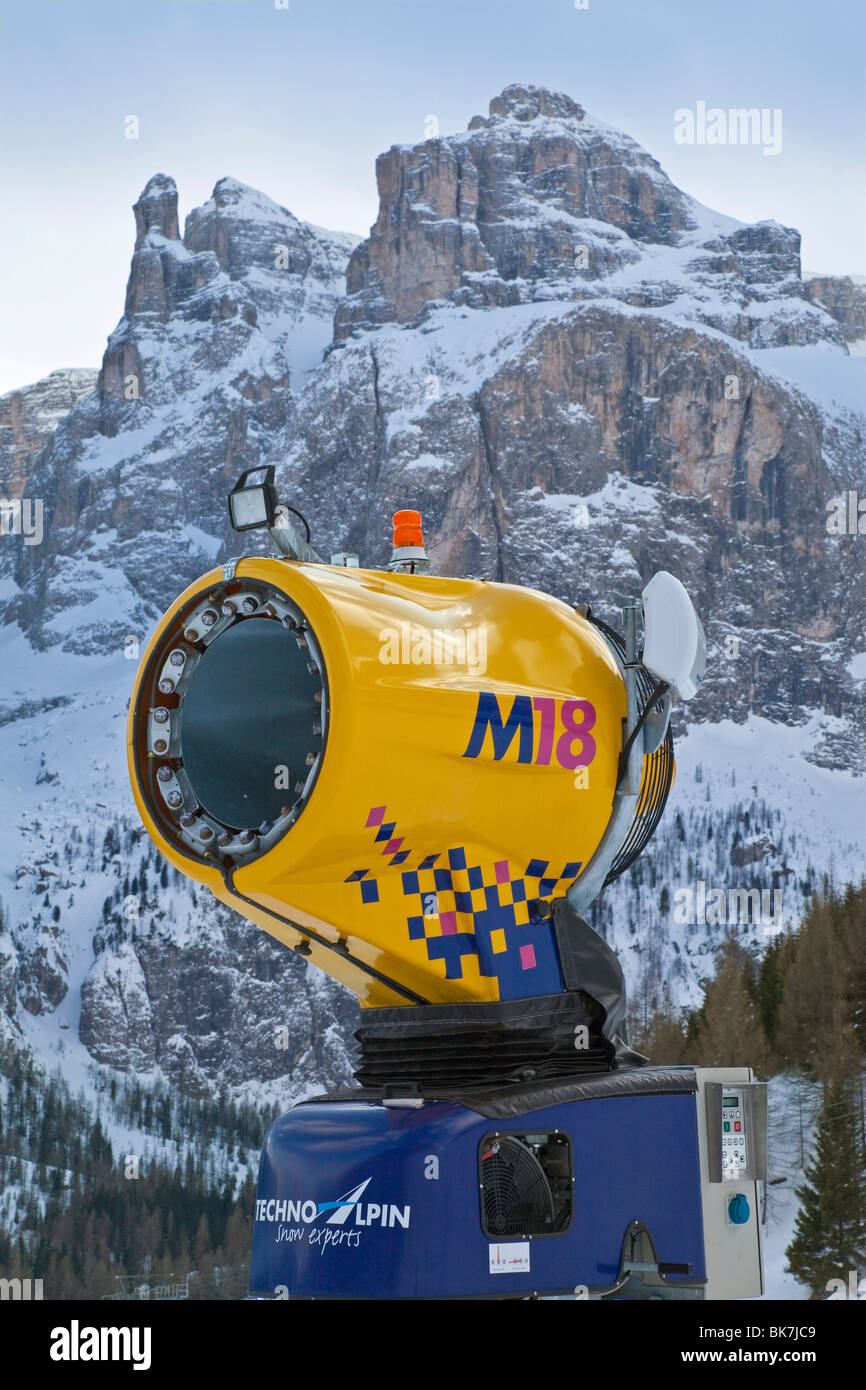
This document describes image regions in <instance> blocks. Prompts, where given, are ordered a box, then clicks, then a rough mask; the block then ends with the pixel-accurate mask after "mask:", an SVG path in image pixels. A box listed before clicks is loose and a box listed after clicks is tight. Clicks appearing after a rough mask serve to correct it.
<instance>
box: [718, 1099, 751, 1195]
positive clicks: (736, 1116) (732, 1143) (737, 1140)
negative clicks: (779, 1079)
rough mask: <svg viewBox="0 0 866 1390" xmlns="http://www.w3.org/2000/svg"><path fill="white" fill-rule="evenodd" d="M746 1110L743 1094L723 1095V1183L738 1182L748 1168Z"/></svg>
mask: <svg viewBox="0 0 866 1390" xmlns="http://www.w3.org/2000/svg"><path fill="white" fill-rule="evenodd" d="M746 1153H747V1149H746V1108H745V1105H744V1103H743V1096H742V1095H741V1094H736V1095H735V1094H732V1095H722V1181H723V1182H736V1180H737V1179H738V1178H739V1177H740V1175H741V1174H743V1173H744V1170H745V1168H746Z"/></svg>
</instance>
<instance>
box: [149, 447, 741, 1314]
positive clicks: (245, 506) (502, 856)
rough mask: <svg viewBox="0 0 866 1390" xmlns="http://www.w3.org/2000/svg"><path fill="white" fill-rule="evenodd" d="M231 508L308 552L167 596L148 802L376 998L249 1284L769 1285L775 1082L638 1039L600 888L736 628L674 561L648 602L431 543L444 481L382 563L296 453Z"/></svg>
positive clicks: (281, 930)
mask: <svg viewBox="0 0 866 1390" xmlns="http://www.w3.org/2000/svg"><path fill="white" fill-rule="evenodd" d="M262 474H264V476H263V477H262V476H261V475H262ZM251 480H252V481H251ZM229 507H230V514H231V519H232V524H233V526H234V527H235V529H236V530H238V531H245V530H248V529H253V528H257V527H263V528H266V529H267V530H268V531H269V533H270V535H271V537H272V539H273V541H274V544H275V547H276V549H277V551H278V554H277V555H275V556H272V557H269V558H261V557H253V556H250V557H246V558H243V559H238V560H231V561H230V562H228V563H227V564H225V565H224V566H223V567H222V568H221V569H216V570H213V571H211V572H210V573H209V574H206V575H204V576H203V577H202V578H201V579H200V580H198V581H197V582H196V583H194V584H192V585H191V586H190V587H189V588H188V589H187V590H186V591H185V592H184V593H183V594H181V595H180V597H179V598H178V599H177V600H176V602H175V603H174V604H173V605H172V606H171V608H170V609H169V611H168V612H167V613H166V615H165V617H164V618H163V619H162V621H161V622H160V624H159V626H158V627H157V630H156V632H155V633H154V635H153V637H152V639H151V641H150V644H149V646H148V649H147V651H146V653H145V656H144V660H143V661H142V664H141V667H140V670H139V672H138V676H137V679H136V684H135V689H134V692H133V697H132V702H131V707H130V718H129V733H128V738H129V765H130V774H131V778H132V784H133V788H134V791H135V797H136V801H137V804H138V808H139V811H140V813H141V816H142V819H143V821H144V823H145V825H146V827H147V829H148V831H149V833H150V835H151V836H152V838H153V839H154V840H155V842H156V844H157V845H158V847H159V848H160V850H161V851H162V853H163V854H164V855H165V856H166V858H168V859H169V860H171V862H172V863H173V864H174V865H175V866H176V867H177V868H178V869H180V870H181V871H182V872H183V873H185V874H188V875H189V876H190V877H191V878H193V879H195V880H196V881H197V882H200V883H203V884H206V885H207V886H208V887H209V888H210V889H211V891H212V892H213V894H214V895H215V897H217V898H218V899H220V901H222V902H224V903H226V904H227V905H229V906H230V907H233V908H236V909H237V910H238V911H239V912H241V913H242V914H243V915H244V916H246V917H248V918H249V919H250V920H251V921H253V922H256V923H257V924H258V925H259V926H261V927H263V928H264V929H265V930H266V931H268V932H270V933H271V934H272V935H273V936H275V937H276V938H278V939H279V940H280V941H282V942H283V943H285V945H286V946H288V947H290V948H291V949H293V950H294V951H296V952H297V953H298V954H299V955H301V956H303V957H306V958H307V959H308V961H309V962H311V963H312V964H315V965H317V966H319V967H321V969H323V970H325V971H326V972H327V973H328V974H330V975H333V976H334V977H335V978H336V979H338V980H340V981H342V983H343V984H345V985H347V986H348V987H349V988H350V989H352V990H354V992H355V993H356V994H357V996H358V998H359V999H360V1001H361V1004H362V1005H363V1006H364V1008H363V1009H362V1013H361V1019H362V1022H361V1027H360V1028H359V1030H358V1032H357V1033H356V1038H357V1040H358V1042H359V1044H360V1048H359V1056H358V1064H357V1068H356V1071H355V1080H356V1082H357V1085H355V1086H354V1087H351V1088H349V1089H347V1090H345V1091H341V1092H337V1093H336V1094H332V1095H329V1096H323V1097H318V1098H316V1099H315V1100H312V1101H308V1102H305V1103H304V1104H302V1105H298V1106H296V1107H295V1108H294V1109H293V1110H291V1111H290V1112H289V1113H288V1114H286V1115H283V1116H281V1117H280V1118H279V1119H278V1120H277V1121H276V1122H275V1123H274V1124H273V1125H272V1126H271V1128H270V1130H269V1132H268V1134H267V1136H266V1138H265V1143H264V1148H263V1152H262V1159H261V1167H260V1172H259V1183H258V1193H257V1200H256V1210H255V1225H254V1235H253V1251H252V1264H251V1274H250V1288H251V1293H252V1296H254V1297H261V1298H286V1297H291V1298H383V1299H390V1298H436V1297H453V1298H464V1297H465V1298H491V1297H493V1298H496V1297H500V1298H501V1297H510V1298H526V1297H548V1296H550V1297H587V1298H593V1299H623V1300H633V1299H643V1298H648V1299H660V1298H664V1299H696V1298H718V1297H731V1296H739V1297H748V1296H750V1295H751V1294H756V1293H759V1292H760V1291H761V1234H760V1212H759V1188H758V1184H759V1182H760V1181H761V1180H762V1179H763V1177H764V1171H763V1165H764V1156H765V1149H766V1139H765V1136H766V1112H765V1104H766V1102H765V1099H764V1094H763V1088H761V1087H760V1086H759V1085H758V1084H757V1083H755V1082H754V1080H753V1078H752V1075H751V1072H750V1071H749V1070H748V1069H745V1068H741V1069H739V1070H736V1069H731V1070H728V1071H716V1072H709V1071H706V1070H701V1069H699V1068H694V1067H680V1068H671V1067H654V1066H651V1065H648V1063H647V1059H646V1058H644V1057H641V1056H639V1055H638V1054H637V1053H635V1052H633V1051H632V1050H631V1048H630V1047H629V1045H628V1039H627V1035H626V1028H625V988H624V983H623V977H622V971H621V969H620V966H619V962H618V961H617V959H616V956H615V955H614V953H613V952H612V951H611V949H610V948H609V947H608V945H607V944H606V942H605V941H604V940H603V939H602V938H601V937H600V936H599V935H598V934H597V933H596V932H595V931H594V930H593V929H592V928H591V927H590V926H589V924H588V923H587V922H586V920H585V918H584V916H583V914H584V913H585V912H586V910H587V908H588V906H589V904H590V903H591V902H592V901H593V900H594V899H595V897H596V896H597V895H598V893H599V892H600V891H601V889H602V888H603V887H604V885H605V884H606V883H609V882H610V881H611V880H612V879H614V878H616V876H617V875H618V874H621V873H622V872H623V870H624V869H626V868H627V867H628V865H629V864H631V863H632V862H633V860H634V859H635V857H636V856H637V855H638V854H640V852H641V851H642V849H643V848H644V846H645V845H646V843H647V841H648V840H649V838H650V836H651V835H652V833H653V831H654V829H655V827H656V825H657V823H658V820H659V817H660V816H661V814H662V811H663V809H664V805H665V801H666V798H667V795H668V792H669V790H670V787H671V783H672V780H673V776H674V760H673V746H672V739H671V731H670V715H671V708H672V703H673V701H674V699H675V698H677V697H679V698H682V699H690V698H691V697H692V696H693V695H694V694H695V693H696V692H697V690H698V688H699V685H700V681H701V677H702V675H703V670H704V663H705V659H706V648H705V642H704V635H703V631H702V628H701V625H700V622H699V620H698V618H697V616H696V614H695V612H694V609H693V607H692V604H691V602H690V600H689V598H688V596H687V594H686V592H685V590H684V589H683V587H682V585H681V584H680V583H679V582H678V580H676V579H675V578H674V577H673V576H672V575H670V574H667V573H665V572H664V571H662V572H661V573H659V574H656V575H655V576H654V578H653V579H652V580H651V581H650V582H649V584H647V586H646V588H645V589H644V591H643V594H642V596H641V603H640V604H637V603H635V604H631V605H629V606H628V607H626V608H625V609H624V611H623V624H622V634H621V635H620V634H619V633H618V632H617V631H615V630H614V629H613V628H612V627H609V626H608V625H607V624H606V623H605V622H603V621H601V620H600V619H599V618H598V617H597V616H596V615H595V614H594V613H593V611H592V609H591V608H590V607H589V606H580V607H573V606H571V605H569V604H568V603H565V602H563V601H562V600H560V599H558V598H554V597H551V596H550V595H549V594H544V593H540V592H538V591H536V590H533V589H527V588H520V587H518V586H515V585H510V584H499V583H490V582H488V581H486V580H485V579H480V578H479V579H449V578H440V577H438V576H434V575H432V574H431V573H430V566H429V562H428V558H427V553H426V548H425V545H424V537H423V530H422V527H421V518H420V516H419V515H418V513H417V512H414V511H409V510H406V511H401V512H398V513H397V514H396V516H395V517H394V545H393V552H392V557H391V562H390V564H389V565H387V566H386V567H384V568H382V569H365V568H362V567H360V565H359V564H358V557H357V556H356V555H352V554H348V553H345V552H341V553H340V554H337V555H332V556H331V562H330V564H327V563H325V562H324V560H323V558H322V557H321V556H320V555H319V554H317V553H316V551H314V550H313V548H312V545H311V542H310V533H309V528H308V527H307V524H306V522H305V520H304V518H303V517H302V515H301V514H300V513H299V512H297V511H296V510H294V509H293V508H290V507H285V506H280V504H279V503H278V501H277V496H276V492H275V488H274V475H273V469H265V470H248V471H247V472H246V473H244V474H243V475H242V476H241V478H240V479H239V481H238V484H237V486H236V487H235V489H234V491H233V492H232V494H231V496H230V498H229ZM641 619H642V624H643V630H642V637H641V635H640V633H639V627H640V620H641Z"/></svg>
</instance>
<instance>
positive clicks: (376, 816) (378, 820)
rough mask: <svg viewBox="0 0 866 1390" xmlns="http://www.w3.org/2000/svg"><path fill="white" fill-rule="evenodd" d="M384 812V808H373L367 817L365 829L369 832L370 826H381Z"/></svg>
mask: <svg viewBox="0 0 866 1390" xmlns="http://www.w3.org/2000/svg"><path fill="white" fill-rule="evenodd" d="M385 810H386V807H384V806H374V807H373V809H372V811H371V812H370V814H369V816H368V817H367V826H366V828H367V829H368V830H369V828H370V826H371V825H381V824H382V821H383V820H384V819H385Z"/></svg>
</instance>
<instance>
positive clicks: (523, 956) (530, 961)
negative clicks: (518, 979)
mask: <svg viewBox="0 0 866 1390" xmlns="http://www.w3.org/2000/svg"><path fill="white" fill-rule="evenodd" d="M520 968H521V970H534V969H535V947H534V946H533V945H531V944H530V945H529V946H521V948H520Z"/></svg>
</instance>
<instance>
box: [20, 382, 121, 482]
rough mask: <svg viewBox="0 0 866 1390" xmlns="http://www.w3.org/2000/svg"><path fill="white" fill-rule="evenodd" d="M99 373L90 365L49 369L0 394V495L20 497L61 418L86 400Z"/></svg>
mask: <svg viewBox="0 0 866 1390" xmlns="http://www.w3.org/2000/svg"><path fill="white" fill-rule="evenodd" d="M97 376H98V373H97V372H96V371H94V370H91V369H90V368H89V367H71V368H68V369H66V370H61V371H57V372H51V373H50V374H49V375H48V376H46V377H43V379H42V380H41V381H35V382H34V383H33V385H32V386H21V387H18V388H17V389H16V390H15V391H7V393H6V395H5V396H0V497H20V496H22V494H23V493H25V492H26V491H27V484H28V481H29V479H30V475H31V473H32V472H33V469H34V467H35V464H36V460H37V459H38V457H39V455H40V453H41V452H42V450H43V449H44V448H45V445H46V444H47V443H48V441H49V439H50V438H51V436H52V434H53V433H54V431H55V430H56V429H57V426H58V425H59V424H60V421H61V420H63V419H64V418H65V417H66V416H67V415H68V414H69V412H70V411H71V410H72V409H73V407H74V406H76V405H78V404H79V403H80V402H81V401H83V400H85V399H86V398H87V397H88V396H89V395H90V393H91V392H92V391H93V389H94V387H95V386H96V379H97Z"/></svg>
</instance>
